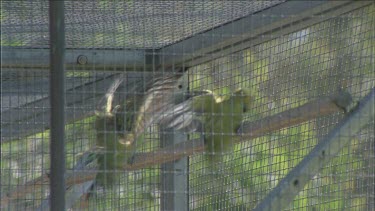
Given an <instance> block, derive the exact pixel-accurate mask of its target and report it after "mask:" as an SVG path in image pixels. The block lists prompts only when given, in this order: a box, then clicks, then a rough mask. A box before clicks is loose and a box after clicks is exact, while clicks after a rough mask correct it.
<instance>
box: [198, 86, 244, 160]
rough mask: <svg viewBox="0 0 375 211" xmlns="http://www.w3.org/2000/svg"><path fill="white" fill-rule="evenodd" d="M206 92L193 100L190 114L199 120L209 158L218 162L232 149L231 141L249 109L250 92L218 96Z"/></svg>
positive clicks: (237, 91) (238, 90) (236, 92)
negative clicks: (192, 112) (199, 117)
mask: <svg viewBox="0 0 375 211" xmlns="http://www.w3.org/2000/svg"><path fill="white" fill-rule="evenodd" d="M206 92H207V94H204V95H200V96H196V97H194V98H192V110H193V111H194V112H195V113H196V115H200V116H201V121H202V123H203V128H204V129H203V131H204V141H205V145H206V148H207V152H208V158H209V160H210V161H213V162H217V161H220V160H221V158H222V157H223V156H224V155H225V154H226V153H228V152H230V151H231V150H232V149H233V142H232V138H233V136H234V135H235V134H236V131H237V129H238V128H239V126H240V125H241V122H242V120H243V116H244V113H245V112H246V110H247V109H249V107H250V101H251V98H250V91H249V90H247V89H237V90H236V91H234V92H233V93H232V94H225V95H221V96H220V95H217V94H215V93H213V92H212V91H209V90H207V91H206Z"/></svg>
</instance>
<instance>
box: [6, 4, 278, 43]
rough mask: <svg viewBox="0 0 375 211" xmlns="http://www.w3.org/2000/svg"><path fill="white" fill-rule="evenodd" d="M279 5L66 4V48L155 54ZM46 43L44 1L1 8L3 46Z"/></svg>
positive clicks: (45, 7) (46, 12)
mask: <svg viewBox="0 0 375 211" xmlns="http://www.w3.org/2000/svg"><path fill="white" fill-rule="evenodd" d="M281 2H283V1H253V2H249V1H106V2H103V1H66V2H65V17H66V18H65V22H66V46H67V48H93V47H95V48H132V49H137V48H138V49H149V48H152V49H157V48H160V47H163V46H166V45H170V44H172V43H175V42H177V41H179V40H182V39H184V38H187V37H190V36H193V35H194V34H197V33H201V32H204V31H207V30H209V29H212V28H215V27H219V26H221V25H224V24H226V23H228V22H231V21H234V20H237V19H239V18H242V17H244V16H247V15H250V14H253V13H256V12H259V11H261V10H264V9H266V8H269V7H272V6H274V5H277V4H279V3H281ZM48 43H49V31H48V1H40V0H39V1H37V0H34V1H9V2H3V3H2V45H3V46H23V47H32V48H47V47H48Z"/></svg>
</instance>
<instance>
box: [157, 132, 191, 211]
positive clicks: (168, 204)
mask: <svg viewBox="0 0 375 211" xmlns="http://www.w3.org/2000/svg"><path fill="white" fill-rule="evenodd" d="M160 140H161V147H166V146H171V145H174V144H177V143H181V142H184V141H186V140H187V135H186V134H184V133H182V132H180V131H174V130H173V129H161V133H160ZM188 187H189V186H188V158H187V157H185V158H182V159H180V160H177V161H173V162H170V163H165V164H163V165H161V197H160V198H161V200H160V208H161V210H181V211H184V210H188V207H189V204H188V192H189V191H188Z"/></svg>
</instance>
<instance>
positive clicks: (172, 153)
mask: <svg viewBox="0 0 375 211" xmlns="http://www.w3.org/2000/svg"><path fill="white" fill-rule="evenodd" d="M351 103H352V98H351V96H350V94H349V93H347V92H344V91H340V92H338V93H337V94H335V95H333V96H331V97H325V98H321V99H317V100H315V101H312V102H308V103H306V104H304V105H302V106H299V107H297V108H292V109H289V110H287V111H284V112H281V113H278V114H275V115H273V116H269V117H265V118H263V119H260V120H257V121H253V122H243V123H242V126H241V127H240V128H239V130H238V137H237V138H235V139H234V142H235V143H239V142H242V141H248V140H249V139H254V138H257V137H261V136H263V135H265V134H267V133H270V132H273V131H277V130H280V129H282V128H286V127H290V126H293V125H296V124H300V123H303V122H306V121H309V120H312V119H316V118H318V117H321V116H325V115H329V114H333V113H336V112H343V111H347V110H348V109H347V108H348V107H349V106H350V105H351ZM204 151H205V145H204V142H203V140H201V139H193V140H189V141H187V142H184V143H181V144H177V145H174V146H169V147H165V148H162V149H160V150H157V151H154V152H147V153H137V154H136V155H135V158H134V163H133V164H132V165H129V164H125V165H124V166H123V169H124V170H137V169H142V168H146V167H150V166H153V165H160V164H163V163H167V162H172V161H175V160H178V159H181V158H183V157H185V156H190V155H193V154H197V153H202V152H204ZM124 163H127V162H124ZM96 174H97V172H96V171H84V170H80V171H74V172H72V173H70V174H69V175H68V176H67V178H66V185H67V187H69V186H70V185H74V184H79V183H83V182H86V181H89V180H93V179H95V176H96ZM48 184H49V177H48V175H47V174H46V175H43V176H41V177H39V178H38V179H36V180H33V181H32V182H29V183H27V184H25V185H22V187H21V188H19V189H16V190H15V191H12V192H11V193H8V194H7V195H6V196H4V197H3V198H2V199H1V207H3V206H7V204H8V203H9V202H10V200H12V199H17V198H20V197H23V196H25V195H26V194H28V193H32V192H33V191H34V190H35V188H36V187H37V186H40V187H41V186H43V185H48Z"/></svg>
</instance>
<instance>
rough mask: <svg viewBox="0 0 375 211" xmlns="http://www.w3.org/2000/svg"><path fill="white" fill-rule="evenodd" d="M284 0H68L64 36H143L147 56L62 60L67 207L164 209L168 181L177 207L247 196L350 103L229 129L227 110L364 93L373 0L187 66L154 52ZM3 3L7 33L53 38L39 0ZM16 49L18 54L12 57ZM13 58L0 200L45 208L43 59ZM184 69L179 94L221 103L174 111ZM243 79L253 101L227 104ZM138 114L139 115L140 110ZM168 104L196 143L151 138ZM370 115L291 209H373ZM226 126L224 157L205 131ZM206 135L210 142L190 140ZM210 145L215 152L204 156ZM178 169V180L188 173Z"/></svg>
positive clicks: (266, 185) (248, 205)
mask: <svg viewBox="0 0 375 211" xmlns="http://www.w3.org/2000/svg"><path fill="white" fill-rule="evenodd" d="M282 2H283V1H259V2H254V3H251V4H250V3H249V2H248V1H220V2H214V1H154V2H148V1H140V2H138V1H134V2H133V1H130V2H128V1H127V2H121V1H115V2H107V1H89V2H78V1H66V3H65V7H66V8H65V9H66V27H67V28H66V44H67V48H68V49H88V50H91V49H106V50H108V49H120V50H125V49H126V50H129V51H130V52H133V50H134V51H137V50H139V49H141V50H143V49H147V50H151V51H148V52H150V53H148V52H147V53H146V56H151V57H152V61H151V62H150V61H149V60H148V59H147V58H145V60H144V64H141V65H139V63H136V62H135V61H134V63H132V62H131V61H130V62H129V60H125V59H126V58H125V57H126V56H128V55H129V54H126V53H125V52H124V54H123V57H124V63H123V64H122V65H120V66H116V67H113V66H111V64H105V65H100V64H98V65H97V64H96V61H91V60H90V58H89V63H88V64H89V65H88V66H84V65H80V64H79V61H78V64H74V65H72V66H70V67H69V69H68V70H67V71H66V80H65V81H66V90H67V91H66V96H65V97H66V120H67V125H66V131H65V132H66V159H67V162H66V163H67V173H66V178H67V179H66V184H67V188H66V192H67V199H68V200H67V203H69V205H68V206H67V207H70V208H71V209H72V210H79V209H88V210H159V209H166V208H165V207H166V205H165V203H172V202H175V201H178V199H176V197H174V195H178V194H181V196H182V197H186V204H178V203H177V204H173V203H172V204H173V205H171V206H174V207H175V209H176V210H184V209H189V210H251V209H253V208H255V207H256V205H257V204H259V203H260V202H261V201H262V200H263V199H264V198H265V196H266V195H267V194H268V193H269V192H270V191H271V190H272V189H273V188H274V187H275V186H276V185H277V184H278V183H279V182H280V180H281V179H283V178H284V177H285V176H286V175H287V174H288V173H289V172H290V171H291V170H292V169H293V168H294V167H295V166H296V165H297V164H298V163H299V162H300V161H301V160H302V159H303V158H305V157H306V156H307V155H308V154H309V152H310V151H311V150H312V149H313V148H314V147H315V146H316V145H317V144H318V143H319V141H320V140H321V139H322V138H323V137H324V136H325V135H327V134H328V133H329V132H330V131H331V130H332V128H334V127H335V126H336V125H337V124H338V123H340V121H341V120H342V119H343V117H344V116H345V115H346V114H345V112H335V113H331V114H329V115H318V116H316V118H312V119H309V120H307V121H305V122H303V123H299V124H294V123H292V122H290V123H289V124H288V125H287V126H286V127H284V128H282V129H277V130H274V131H271V132H270V131H268V132H267V133H264V134H262V135H261V136H258V137H256V138H251V139H250V138H247V137H246V136H242V135H238V134H237V133H236V132H237V130H236V129H237V126H238V125H237V124H238V122H235V119H236V117H238V116H240V117H241V121H246V122H256V121H259V120H262V119H265V118H267V117H270V116H272V115H277V114H280V113H281V112H284V111H288V110H290V109H293V108H297V107H299V106H302V105H304V104H306V103H309V102H311V101H314V100H317V99H320V98H324V97H327V96H331V95H334V94H337V93H338V92H339V91H340V90H345V91H347V92H349V93H350V95H351V96H352V97H353V100H354V101H355V102H359V101H360V100H361V99H362V98H363V97H364V96H366V95H367V94H368V93H369V92H370V90H371V89H373V88H374V87H375V80H374V79H375V75H374V72H375V71H374V49H375V48H374V39H373V38H374V37H375V34H374V11H375V6H374V5H373V4H372V5H370V6H366V7H363V8H360V9H355V10H353V11H350V12H348V13H345V14H343V15H340V16H332V17H330V18H328V20H325V21H323V22H320V23H318V24H314V25H307V26H306V27H305V28H304V29H302V30H298V31H294V32H292V33H287V34H285V35H284V34H281V35H279V36H276V37H275V36H274V35H272V33H271V34H266V35H263V36H265V37H264V39H265V40H267V41H264V42H261V43H260V44H257V45H254V46H252V47H250V48H247V49H245V50H241V51H235V50H233V51H235V52H231V53H230V54H223V55H222V56H220V58H218V59H217V58H216V57H215V59H212V60H211V61H209V62H205V63H201V64H198V65H194V66H191V67H190V66H189V67H188V65H187V63H186V64H185V63H182V64H180V63H179V64H177V63H172V64H164V60H163V59H164V58H167V57H168V56H174V55H176V54H179V53H182V54H183V55H184V56H191V55H188V54H189V53H185V52H184V51H182V52H181V51H178V49H176V51H175V52H169V53H170V54H164V53H160V54H159V53H158V51H157V49H159V48H162V47H164V46H167V45H173V43H176V42H178V41H181V40H184V39H186V38H189V37H192V36H194V35H196V34H198V33H201V34H204V32H205V31H207V30H210V29H214V28H220V27H222V26H224V25H225V24H227V23H230V22H236V21H237V20H238V19H240V18H241V17H245V16H247V15H249V14H252V15H253V16H257V14H258V13H259V15H260V16H261V15H262V13H261V11H262V10H264V9H267V8H270V7H272V6H275V5H278V4H282ZM1 4H2V16H1V19H2V21H1V22H2V26H1V27H2V41H1V42H2V43H1V45H2V47H3V46H4V47H12V48H15V49H18V48H25V49H28V48H33V49H43V48H48V47H49V35H48V4H47V3H46V2H44V1H19V2H14V1H7V2H2V3H1ZM218 36H222V37H225V36H227V34H213V33H210V34H209V35H207V37H206V39H207V40H210V39H211V38H212V39H214V37H218ZM266 36H270V37H272V39H266ZM242 44H243V43H241V42H240V43H236V44H234V45H233V46H231V47H230V48H233V49H235V48H236V46H239V45H242ZM222 50H223V52H224V50H225V49H222ZM199 53H200V52H198V53H197V54H199ZM215 53H217V52H215ZM108 54H109V57H111V56H113V57H115V56H118V54H116V55H115V53H113V55H112V53H111V52H109V53H108ZM202 56H208V57H210V56H211V55H209V54H208V55H202ZM212 56H213V55H212ZM16 60H17V59H16ZM22 62H23V61H22V60H18V61H17V63H19V64H21V66H22ZM19 64H17V65H15V66H7V67H3V66H2V71H1V140H2V143H1V179H0V180H1V185H0V189H1V200H2V201H1V204H2V205H1V206H2V209H3V208H4V209H5V210H24V209H40V210H44V209H48V206H49V205H48V203H47V202H46V201H47V200H48V196H49V183H48V173H49V169H50V160H49V159H50V157H49V130H48V128H49V124H50V123H49V118H50V113H49V110H50V104H49V92H48V87H49V85H50V84H49V74H48V69H47V68H35V67H23V68H20V65H19ZM186 69H187V71H186V73H185V75H188V80H189V83H188V87H187V92H186V93H184V95H183V100H185V101H183V102H197V100H198V99H199V98H197V96H196V95H198V96H202V93H201V92H203V93H205V94H207V93H208V92H210V93H214V94H213V95H214V96H215V97H216V98H215V99H223V100H224V101H223V102H224V103H221V104H220V103H219V106H216V107H215V109H216V110H215V109H212V108H204V109H206V110H205V111H206V112H202V111H197V112H195V113H193V114H191V113H184V115H180V114H181V113H178V111H177V109H175V108H176V107H174V106H177V107H178V106H180V105H181V104H180V103H181V99H179V98H177V97H178V96H179V95H178V93H177V91H176V89H177V90H179V82H178V80H177V79H178V77H175V76H176V75H181V74H182V72H183V70H186ZM170 76H173V78H174V79H175V81H172V82H173V83H170V84H171V85H170V86H171V87H172V88H168V87H163V88H160V89H156V88H155V87H156V86H157V85H158V84H160V83H161V82H164V83H165V84H166V78H168V77H170ZM118 79H122V80H123V81H122V83H121V84H120V86H119V87H117V88H116V89H115V92H114V93H113V97H114V98H113V101H112V98H111V97H110V96H111V95H109V93H110V92H108V89H109V88H110V87H111V86H113V85H114V81H116V80H118ZM176 87H177V88H176ZM152 88H154V89H152ZM239 89H242V90H244V91H246V93H247V94H249V95H250V96H251V101H250V106H249V107H246V106H245V107H243V108H242V107H241V110H234V108H236V107H235V105H238V104H241V105H242V104H245V103H244V98H241V100H239V101H235V100H234V99H237V98H235V97H234V96H236V94H238V90H239ZM150 90H153V91H150ZM155 90H156V91H155ZM158 90H159V91H160V92H158ZM185 94H186V95H185ZM210 96H212V95H210ZM150 98H153V99H154V100H149V99H150ZM155 99H158V100H155ZM169 100H172V101H169ZM198 102H199V101H198ZM225 102H230V103H228V104H225ZM146 105H148V106H149V107H147V108H148V110H147V109H145V107H146ZM158 105H159V106H158ZM160 105H162V106H160ZM188 105H192V104H188ZM215 105H216V104H215ZM215 105H214V106H215ZM184 106H185V104H184ZM225 106H227V107H225ZM179 108H180V107H179ZM204 109H203V110H204ZM228 109H229V112H228ZM242 109H243V110H242ZM352 109H355V107H354V106H353V108H352ZM198 110H199V109H198ZM207 110H208V111H210V112H207ZM212 110H215V113H213V111H212ZM238 113H240V114H238ZM142 115H144V116H143V117H144V119H142V120H141V121H137V120H139V118H140V117H139V116H142ZM147 115H149V116H147ZM163 115H165V116H163ZM168 115H172V116H174V117H175V116H178V117H181V119H182V120H183V121H188V120H191V121H192V125H193V126H194V129H195V130H196V131H194V132H192V131H191V130H182V131H175V132H176V133H179V135H182V136H183V138H181V139H185V138H186V139H188V141H187V143H189V144H192V143H194V144H197V146H193V147H192V146H187V145H178V144H177V142H178V140H169V141H172V142H173V143H175V144H176V145H173V146H169V148H168V149H166V150H165V151H163V150H160V147H168V146H165V143H167V142H165V143H164V144H162V143H160V139H161V138H160V137H163V135H164V136H165V135H166V134H167V135H168V133H170V132H171V131H168V130H166V131H164V130H163V128H162V127H160V124H157V123H160V122H161V120H163V118H166V117H168ZM189 115H190V116H189ZM196 119H198V120H199V122H200V123H197V125H195V123H196V122H195V120H196ZM147 120H149V122H147ZM146 122H147V123H148V124H146ZM142 123H143V124H145V126H144V127H141V129H142V130H140V134H141V135H140V136H139V137H138V139H137V141H136V142H137V144H136V146H135V147H134V146H132V147H127V146H126V141H127V140H129V139H127V138H129V135H133V132H134V127H136V124H142ZM269 126H270V125H267V124H266V125H262V127H264V128H266V127H269ZM232 127H233V129H232V130H231V131H230V132H228V128H229V129H230V128H232ZM207 128H208V129H207ZM374 128H375V127H374V122H373V121H372V122H370V123H369V124H368V126H367V127H365V128H363V129H362V130H361V132H360V133H359V134H356V135H355V136H354V137H353V138H352V141H351V142H350V144H349V145H347V146H344V147H343V149H342V150H341V151H340V153H339V154H338V155H337V156H335V157H333V158H332V161H331V163H330V164H329V165H327V166H325V167H324V168H323V169H322V170H321V171H320V172H319V174H316V175H310V176H311V177H312V179H311V181H310V182H309V183H308V184H307V185H306V186H305V187H304V189H303V191H301V192H300V193H299V195H298V196H297V197H296V198H295V199H294V201H293V202H292V203H291V204H290V206H289V207H288V208H286V209H287V210H304V209H307V210H315V209H316V210H331V209H340V210H344V209H345V210H346V209H348V210H373V209H374V203H375V201H374V198H375V197H374V193H373V190H374V189H375V183H374V175H375V172H374V169H375V163H374V157H375V155H374V152H375V147H374V140H375V137H374V134H375V131H374ZM189 129H190V128H189ZM250 132H251V131H250ZM225 138H229V140H230V142H229V146H226V147H227V148H228V149H229V150H227V151H225V150H224V153H223V154H219V157H220V158H218V155H212V153H213V152H212V151H210V150H207V148H209V146H208V145H209V144H210V143H213V142H212V140H213V139H216V140H214V142H215V143H219V145H223V143H224V141H225V140H223V139H225ZM172 139H173V138H172ZM179 139H180V138H179ZM194 140H196V142H193V141H194ZM189 141H190V142H189ZM202 141H203V142H204V144H205V147H206V150H204V149H203V148H202V147H201V148H199V143H202ZM124 143H125V144H124ZM194 147H195V148H194ZM220 147H224V146H220ZM181 149H182V150H191V151H192V153H190V151H189V152H185V154H186V155H185V156H182V157H184V159H186V160H185V161H186V162H188V165H187V167H186V168H185V169H179V168H180V167H181V166H180V167H178V166H176V163H174V162H171V161H174V160H176V159H177V157H178V156H179V155H178V153H179V152H180V151H179V150H181ZM214 152H215V151H214ZM189 153H190V154H189ZM215 153H218V152H215ZM182 154H183V153H182ZM133 155H134V157H133ZM187 155H189V156H187ZM210 156H211V157H210ZM212 156H214V157H215V156H216V159H218V160H216V161H214V162H213V161H210V159H212V158H213V157H212ZM178 158H181V157H178ZM142 159H144V160H147V159H149V160H150V161H149V162H151V163H152V162H154V163H152V164H153V165H151V164H149V165H146V167H143V168H136V169H135V170H134V169H130V168H131V167H129V165H130V166H131V164H132V162H134V163H135V164H137V162H138V161H142ZM180 160H181V159H180ZM167 161H169V162H167ZM155 164H156V165H155ZM162 164H163V165H170V166H169V167H168V168H164V167H165V166H164V167H161V166H162ZM167 174H170V175H172V177H168V178H171V179H170V182H168V181H166V182H165V181H164V183H163V182H161V181H162V179H163V178H164V179H165V177H166V175H167ZM98 175H102V176H98ZM112 176H113V177H112ZM177 177H178V178H177ZM111 180H112V181H111ZM175 181H186V186H184V185H185V184H184V185H181V184H180V186H179V185H178V184H177V185H176V184H175ZM107 183H108V184H107ZM82 184H84V185H82ZM171 184H173V185H174V186H172V185H171ZM79 185H81V186H79ZM171 187H173V188H174V190H172V191H171V190H170V188H171ZM171 192H172V194H170V193H171ZM168 194H169V195H168Z"/></svg>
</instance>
